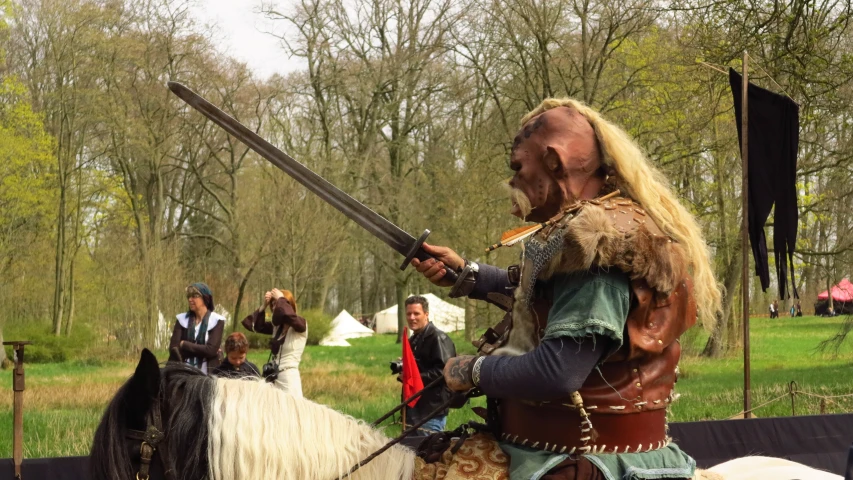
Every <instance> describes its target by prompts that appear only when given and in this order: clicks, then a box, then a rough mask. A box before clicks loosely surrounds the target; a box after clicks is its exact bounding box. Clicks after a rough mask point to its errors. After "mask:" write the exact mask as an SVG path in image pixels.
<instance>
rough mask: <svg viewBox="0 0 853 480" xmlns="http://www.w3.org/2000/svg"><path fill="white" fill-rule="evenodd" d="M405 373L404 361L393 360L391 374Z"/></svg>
mask: <svg viewBox="0 0 853 480" xmlns="http://www.w3.org/2000/svg"><path fill="white" fill-rule="evenodd" d="M401 373H403V362H402V361H400V360H394V361H392V362H391V375H399V374H401Z"/></svg>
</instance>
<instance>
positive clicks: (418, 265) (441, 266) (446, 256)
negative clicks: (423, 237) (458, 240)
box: [412, 242, 465, 287]
mask: <svg viewBox="0 0 853 480" xmlns="http://www.w3.org/2000/svg"><path fill="white" fill-rule="evenodd" d="M423 249H424V251H425V252H427V253H429V254H430V255H432V256H433V257H435V258H434V259H433V258H431V259H429V260H424V261H423V262H422V261H420V260H418V259H417V258H413V259H412V265H413V266H414V267H415V269H416V270H417V271H419V272H420V273H422V274H423V275H424V277H426V278H427V280H429V281H430V282H432V283H433V284H435V285H438V286H439V287H450V286H453V282H451V281H450V280H448V279H446V278H444V277H445V275H446V274H447V270H446V269H447V268H450V269H452V270H456V271H459V270H461V269H462V267H464V266H465V260H463V259H462V257H460V256H459V254H457V253H456V252H454V251H453V250H451V249H450V248H447V247H439V246H436V245H430V244H428V243H426V242H424V244H423Z"/></svg>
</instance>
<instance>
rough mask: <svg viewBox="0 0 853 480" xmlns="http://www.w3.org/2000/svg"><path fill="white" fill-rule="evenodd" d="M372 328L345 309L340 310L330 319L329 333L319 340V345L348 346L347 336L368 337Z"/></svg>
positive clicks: (371, 333) (371, 332)
mask: <svg viewBox="0 0 853 480" xmlns="http://www.w3.org/2000/svg"><path fill="white" fill-rule="evenodd" d="M371 335H373V330H371V329H369V328H367V327H365V326H364V325H362V324H361V323H359V321H358V320H356V319H355V318H353V316H352V315H350V314H349V312H347V311H346V310H344V311H342V312H341V313H339V314H338V316H337V317H335V319H334V320H332V328H331V330H329V333H328V334H326V336H325V337H324V338H323V339H322V340H320V345H323V346H325V347H349V346H350V344H349V342H347V341H346V339H347V338H359V337H369V336H371Z"/></svg>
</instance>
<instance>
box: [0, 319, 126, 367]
mask: <svg viewBox="0 0 853 480" xmlns="http://www.w3.org/2000/svg"><path fill="white" fill-rule="evenodd" d="M3 335H4V338H5V339H7V340H29V341H30V342H32V344H31V345H27V346H26V349H25V350H24V352H25V353H24V361H25V362H26V363H59V362H71V365H75V366H87V365H88V366H100V365H103V363H104V361H106V360H107V359H111V358H122V357H124V352H123V351H122V350H120V348H119V346H118V345H117V344H116V343H115V342H113V343H112V345H107V344H105V343H104V342H103V340H102V339H101V338H100V335H98V333H97V331H96V330H95V329H93V328H91V327H90V326H89V325H86V324H84V323H80V324H78V325H76V326H75V328H74V329H73V330H72V332H71V336H70V337H65V336H59V337H58V336H56V335H53V332H51V328H50V326H49V325H47V324H45V323H41V322H34V321H33V322H23V321H15V322H9V323H7V324H6V325H5V327H4V328H3ZM6 353H7V355H9V356H10V358H11V354H12V351H11V350H10V347H6Z"/></svg>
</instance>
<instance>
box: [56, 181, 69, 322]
mask: <svg viewBox="0 0 853 480" xmlns="http://www.w3.org/2000/svg"><path fill="white" fill-rule="evenodd" d="M62 171H63V169H62V165H61V164H60V166H59V172H60V174H59V177H60V180H59V212H58V214H57V216H56V258H55V262H54V265H55V266H54V269H55V270H54V279H55V283H54V286H53V334H54V335H56V336H57V337H58V336H59V335H60V333H62V317H63V314H64V308H65V275H64V271H65V209H66V201H67V199H66V192H67V189H66V185H65V182H64V180H63V177H64V175H62Z"/></svg>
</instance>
